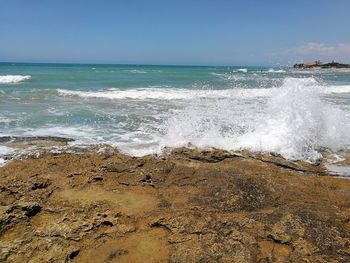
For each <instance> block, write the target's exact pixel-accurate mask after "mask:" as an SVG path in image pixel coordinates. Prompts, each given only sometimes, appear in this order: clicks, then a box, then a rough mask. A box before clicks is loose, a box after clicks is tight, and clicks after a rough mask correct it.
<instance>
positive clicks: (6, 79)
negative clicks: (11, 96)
mask: <svg viewBox="0 0 350 263" xmlns="http://www.w3.org/2000/svg"><path fill="white" fill-rule="evenodd" d="M30 78H31V76H29V75H26V76H23V75H4V76H0V84H9V83H18V82H21V81H25V80H28V79H30Z"/></svg>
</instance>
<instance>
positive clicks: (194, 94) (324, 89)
mask: <svg viewBox="0 0 350 263" xmlns="http://www.w3.org/2000/svg"><path fill="white" fill-rule="evenodd" d="M288 81H290V80H289V79H288V78H287V79H286V80H285V81H284V85H283V86H282V87H273V88H254V89H249V88H232V89H222V90H214V89H180V88H153V87H152V88H137V89H127V90H121V89H107V90H100V91H79V90H67V89H57V90H56V91H57V93H58V95H59V96H77V97H81V98H85V99H89V98H95V99H110V100H123V99H132V100H147V99H148V100H149V99H154V100H193V99H198V98H208V99H220V98H255V97H270V96H272V95H274V94H275V93H276V92H278V91H280V89H284V88H285V85H286V83H287V82H288ZM293 81H294V82H302V83H306V82H309V83H312V85H314V86H315V87H317V88H318V93H319V94H331V93H350V85H348V86H346V85H345V86H322V85H320V84H319V83H317V81H316V80H315V79H313V78H305V79H293ZM293 81H292V82H293Z"/></svg>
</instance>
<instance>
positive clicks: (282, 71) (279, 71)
mask: <svg viewBox="0 0 350 263" xmlns="http://www.w3.org/2000/svg"><path fill="white" fill-rule="evenodd" d="M267 72H268V73H286V72H287V71H285V70H284V69H273V68H270V69H269V70H268V71H267Z"/></svg>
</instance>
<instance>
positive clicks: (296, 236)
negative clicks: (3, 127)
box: [0, 148, 350, 263]
mask: <svg viewBox="0 0 350 263" xmlns="http://www.w3.org/2000/svg"><path fill="white" fill-rule="evenodd" d="M0 262H169V263H170V262H172V263H175V262H261V263H268V262H350V180H346V179H339V178H335V177H333V176H329V175H328V174H327V173H326V172H325V171H323V169H322V167H321V166H320V165H310V164H306V163H301V162H299V163H295V162H289V161H286V160H284V159H282V158H280V157H279V156H267V155H258V154H255V155H253V154H250V153H248V152H240V153H229V152H225V151H219V150H213V151H199V150H193V149H192V150H189V149H182V148H181V149H175V150H172V151H171V152H170V153H168V154H167V155H164V156H163V157H154V156H146V157H138V158H136V157H130V156H126V155H123V154H120V153H118V152H113V151H109V152H108V151H107V152H105V153H100V154H98V153H94V152H88V151H87V152H86V153H84V154H69V153H61V154H44V155H42V156H41V157H39V158H29V159H26V160H16V161H12V162H10V163H9V164H7V165H6V166H4V167H2V168H0Z"/></svg>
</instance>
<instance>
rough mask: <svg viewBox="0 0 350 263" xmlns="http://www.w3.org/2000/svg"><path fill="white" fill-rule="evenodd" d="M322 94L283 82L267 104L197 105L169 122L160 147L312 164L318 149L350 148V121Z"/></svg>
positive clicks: (299, 81)
mask: <svg viewBox="0 0 350 263" xmlns="http://www.w3.org/2000/svg"><path fill="white" fill-rule="evenodd" d="M324 89H325V87H322V85H321V84H320V83H318V82H317V81H316V80H315V79H314V78H286V79H285V80H284V83H283V85H282V86H281V87H280V88H278V89H270V91H271V93H270V98H269V99H268V100H267V102H266V103H263V102H262V103H261V102H260V103H259V101H258V100H257V101H255V103H253V102H252V101H245V102H244V98H241V100H242V101H241V104H242V103H243V104H244V107H241V106H242V105H239V101H240V99H239V98H236V99H237V100H236V101H227V100H217V101H215V102H211V103H210V102H208V103H205V104H203V102H199V101H197V102H196V103H195V104H193V105H191V106H189V107H188V108H186V109H185V110H184V111H181V112H179V113H176V114H175V115H174V116H172V117H170V118H169V119H168V121H167V122H166V128H165V132H164V137H162V139H161V144H162V145H163V146H171V147H179V146H186V145H187V144H189V143H190V144H192V145H194V146H196V147H215V148H223V149H227V150H237V149H249V150H252V151H263V152H275V153H279V154H281V155H282V156H284V157H285V158H288V159H292V160H306V161H310V162H313V161H315V160H317V159H318V158H319V157H320V152H319V149H320V148H328V149H331V150H333V151H339V150H344V149H347V147H348V146H349V143H350V134H349V132H348V131H349V129H350V120H349V118H348V117H347V116H346V113H345V112H343V111H342V110H340V109H339V108H337V107H336V106H334V105H331V104H327V103H325V102H324V101H321V95H322V94H323V93H324ZM230 103H231V104H230ZM249 104H250V105H249ZM259 109H260V110H259ZM239 110H241V111H242V112H241V114H239V112H237V111H239ZM250 114H251V116H250Z"/></svg>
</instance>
